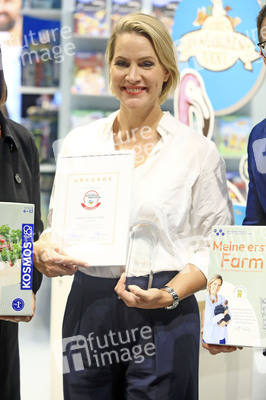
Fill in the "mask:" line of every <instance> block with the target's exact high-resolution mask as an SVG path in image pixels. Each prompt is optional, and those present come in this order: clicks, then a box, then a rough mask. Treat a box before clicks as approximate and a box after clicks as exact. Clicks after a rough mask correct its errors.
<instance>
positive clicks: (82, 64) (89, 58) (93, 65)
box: [71, 52, 105, 95]
mask: <svg viewBox="0 0 266 400" xmlns="http://www.w3.org/2000/svg"><path fill="white" fill-rule="evenodd" d="M104 91H105V79H104V54H103V53H100V52H96V53H95V52H77V53H76V54H75V60H74V73H73V85H72V88H71V92H72V93H73V94H89V95H98V94H102V93H104Z"/></svg>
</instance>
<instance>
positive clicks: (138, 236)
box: [126, 220, 159, 289]
mask: <svg viewBox="0 0 266 400" xmlns="http://www.w3.org/2000/svg"><path fill="white" fill-rule="evenodd" d="M158 238H159V229H158V227H157V225H156V224H155V223H153V222H152V221H148V220H142V221H139V222H137V223H136V224H134V225H133V226H132V227H131V229H130V239H129V250H128V262H127V268H126V277H127V280H126V283H127V285H132V284H135V285H138V286H140V287H141V288H142V289H149V288H150V287H151V286H152V278H153V267H154V260H155V253H156V246H157V243H158Z"/></svg>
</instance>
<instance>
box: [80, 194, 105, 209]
mask: <svg viewBox="0 0 266 400" xmlns="http://www.w3.org/2000/svg"><path fill="white" fill-rule="evenodd" d="M100 199H101V197H100V195H99V194H98V193H97V192H96V191H95V190H89V191H88V192H87V193H85V195H84V197H83V203H81V205H82V207H83V208H85V210H95V209H96V208H98V207H99V206H100V204H101V202H100Z"/></svg>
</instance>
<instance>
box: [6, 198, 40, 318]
mask: <svg viewBox="0 0 266 400" xmlns="http://www.w3.org/2000/svg"><path fill="white" fill-rule="evenodd" d="M33 234H34V205H33V204H24V203H4V202H0V315H12V316H17V315H31V314H32V269H33V264H32V252H33Z"/></svg>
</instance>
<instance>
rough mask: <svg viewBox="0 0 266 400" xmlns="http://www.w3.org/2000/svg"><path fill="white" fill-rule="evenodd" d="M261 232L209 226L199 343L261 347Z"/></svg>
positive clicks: (264, 316) (264, 320)
mask: <svg viewBox="0 0 266 400" xmlns="http://www.w3.org/2000/svg"><path fill="white" fill-rule="evenodd" d="M265 281H266V227H265V226H214V227H213V229H212V236H211V249H210V263H209V271H208V283H207V294H206V304H205V315H204V329H203V340H204V341H205V342H206V343H211V344H225V345H235V346H253V347H266V285H265Z"/></svg>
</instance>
